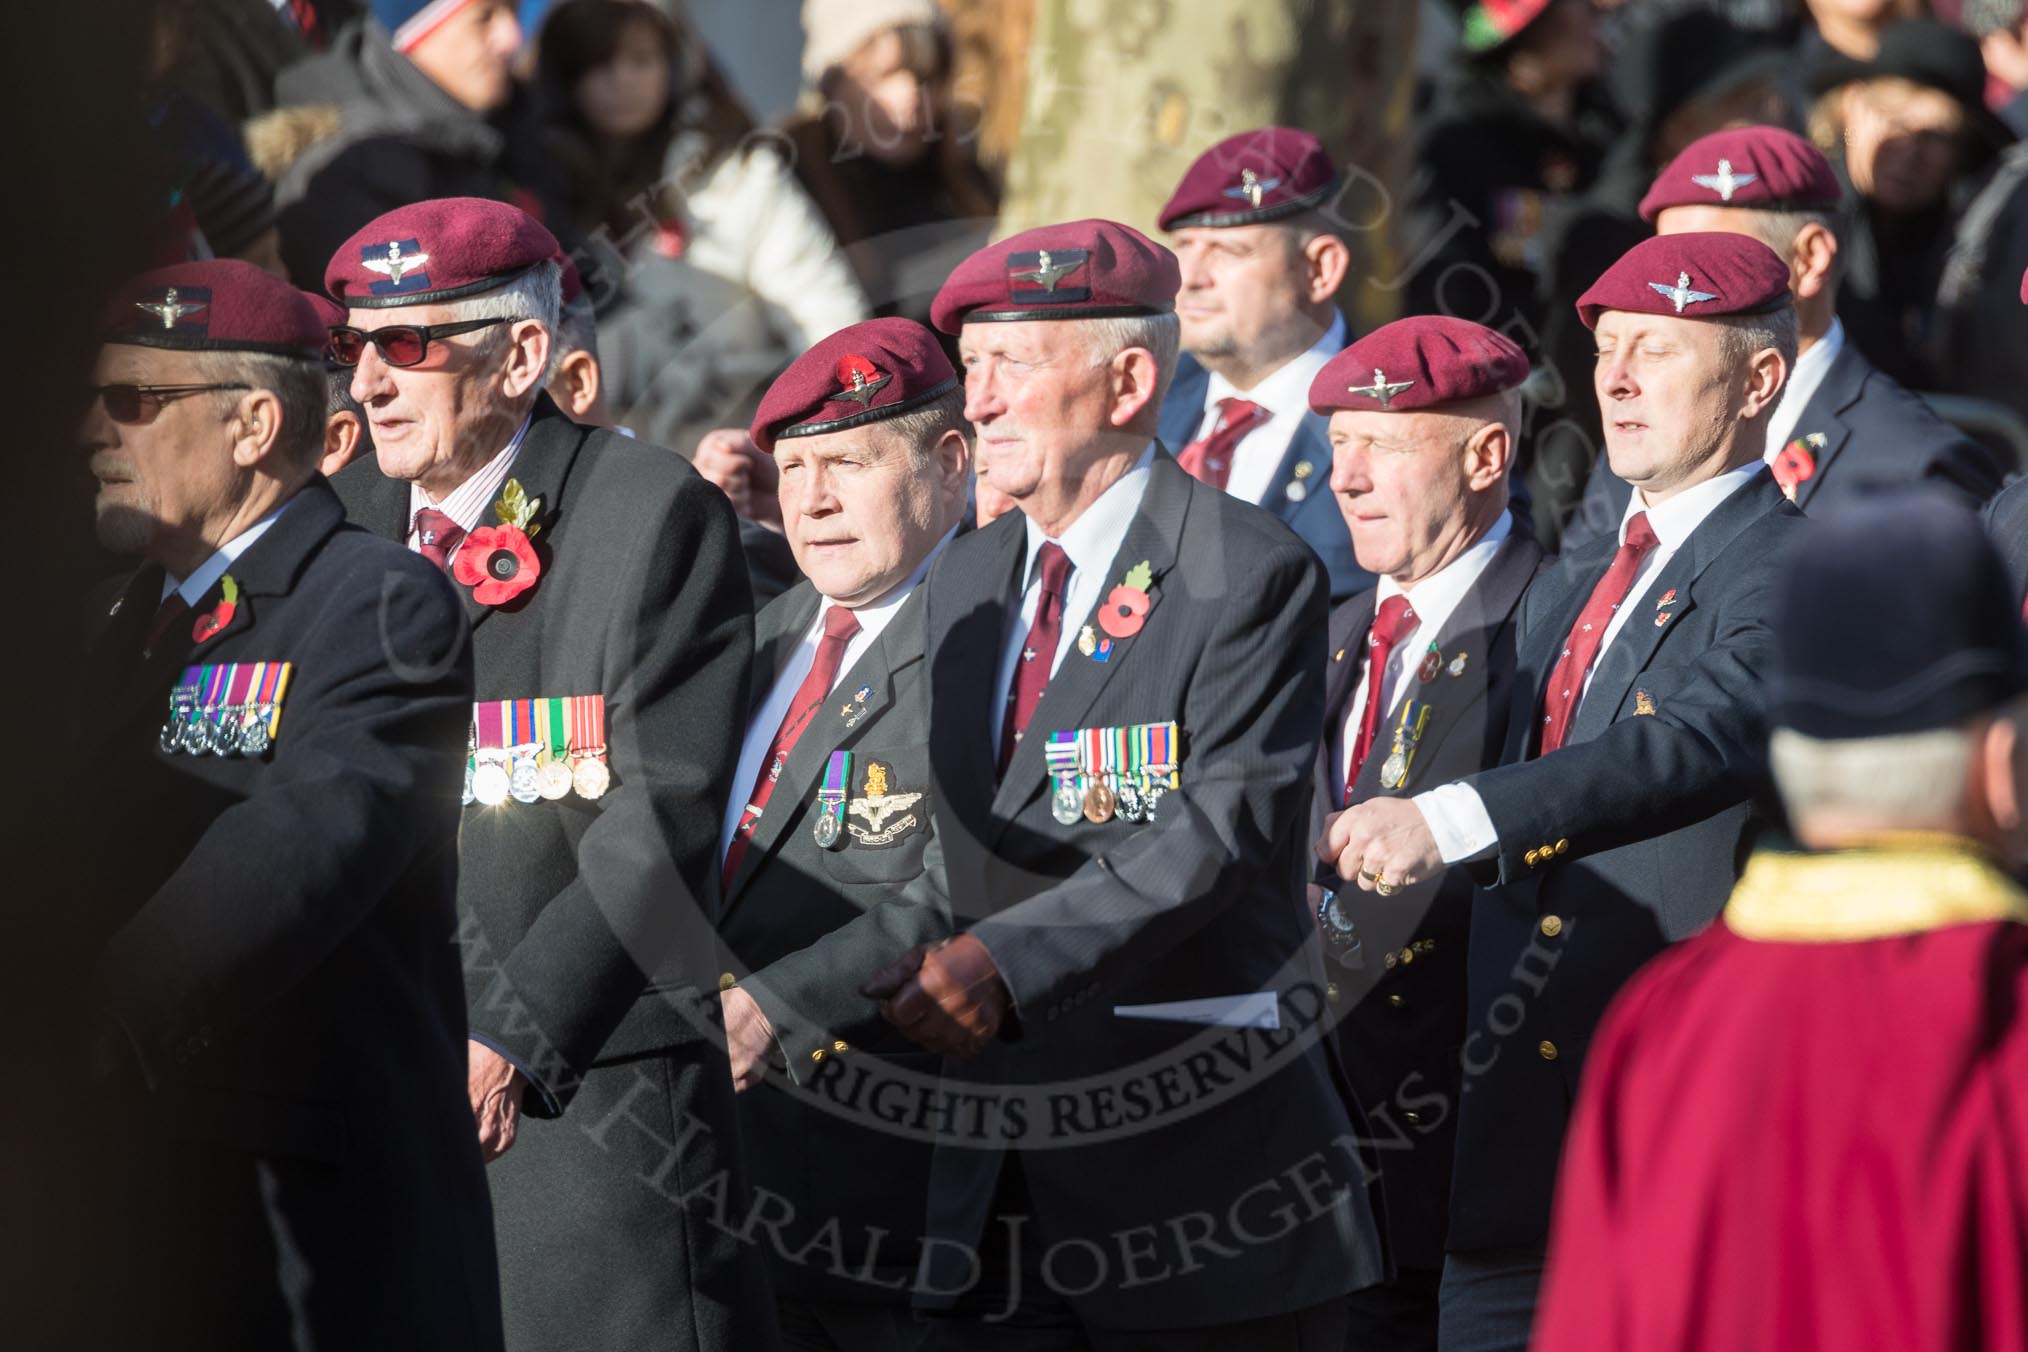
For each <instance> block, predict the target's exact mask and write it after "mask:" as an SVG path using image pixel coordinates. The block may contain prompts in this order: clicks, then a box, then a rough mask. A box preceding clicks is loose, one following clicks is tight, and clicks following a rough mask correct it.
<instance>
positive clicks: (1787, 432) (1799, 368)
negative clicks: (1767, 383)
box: [1761, 319, 1845, 465]
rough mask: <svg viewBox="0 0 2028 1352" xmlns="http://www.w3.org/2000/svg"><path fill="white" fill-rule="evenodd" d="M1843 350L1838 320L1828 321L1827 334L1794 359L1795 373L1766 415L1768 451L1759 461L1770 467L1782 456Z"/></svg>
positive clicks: (1842, 330) (1841, 331)
mask: <svg viewBox="0 0 2028 1352" xmlns="http://www.w3.org/2000/svg"><path fill="white" fill-rule="evenodd" d="M1844 350H1845V325H1844V323H1843V322H1842V321H1841V320H1837V319H1833V320H1832V321H1831V329H1830V332H1828V333H1826V334H1825V335H1824V336H1823V337H1822V338H1819V339H1818V340H1817V341H1816V343H1815V344H1813V345H1812V346H1811V348H1810V350H1809V351H1808V352H1805V353H1804V354H1803V355H1802V356H1800V357H1798V358H1796V369H1795V370H1793V371H1791V372H1789V379H1788V383H1787V384H1786V385H1783V386H1782V393H1781V397H1780V398H1779V399H1777V400H1775V406H1774V408H1773V409H1772V410H1770V411H1769V413H1768V415H1767V449H1766V450H1765V451H1763V452H1762V453H1761V459H1763V460H1765V461H1767V462H1768V463H1769V464H1770V465H1772V464H1773V463H1774V458H1775V457H1776V456H1778V455H1780V454H1781V453H1782V447H1784V446H1786V445H1788V444H1789V442H1790V441H1791V440H1793V439H1794V438H1795V436H1796V422H1797V420H1798V419H1800V418H1801V417H1802V416H1803V410H1804V409H1805V408H1806V407H1808V406H1809V402H1810V400H1812V399H1814V398H1816V397H1817V390H1818V389H1819V388H1820V387H1822V385H1823V383H1824V377H1825V376H1826V375H1828V374H1830V371H1831V363H1832V362H1835V361H1836V360H1838V354H1839V353H1840V352H1843V351H1844Z"/></svg>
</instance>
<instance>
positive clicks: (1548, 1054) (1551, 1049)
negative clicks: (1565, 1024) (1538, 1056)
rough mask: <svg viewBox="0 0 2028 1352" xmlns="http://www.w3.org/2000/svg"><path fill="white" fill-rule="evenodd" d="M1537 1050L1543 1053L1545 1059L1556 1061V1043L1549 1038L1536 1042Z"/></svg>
mask: <svg viewBox="0 0 2028 1352" xmlns="http://www.w3.org/2000/svg"><path fill="white" fill-rule="evenodd" d="M1535 1050H1536V1051H1538V1052H1541V1053H1542V1059H1543V1060H1545V1061H1554V1060H1555V1059H1556V1044H1555V1043H1554V1042H1551V1041H1550V1040H1549V1039H1548V1038H1544V1039H1542V1041H1540V1042H1538V1043H1536V1044H1535Z"/></svg>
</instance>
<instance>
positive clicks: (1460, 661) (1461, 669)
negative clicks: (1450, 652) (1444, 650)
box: [1444, 653, 1471, 676]
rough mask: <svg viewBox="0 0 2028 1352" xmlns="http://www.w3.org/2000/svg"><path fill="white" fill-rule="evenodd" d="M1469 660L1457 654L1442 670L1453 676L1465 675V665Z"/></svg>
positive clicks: (1462, 654)
mask: <svg viewBox="0 0 2028 1352" xmlns="http://www.w3.org/2000/svg"><path fill="white" fill-rule="evenodd" d="M1470 660H1471V659H1470V658H1469V657H1467V656H1466V655H1465V654H1464V653H1459V654H1458V655H1457V656H1456V657H1453V658H1452V659H1451V664H1450V665H1449V666H1448V667H1446V668H1444V670H1446V671H1448V672H1450V674H1451V675H1453V676H1462V675H1464V674H1465V664H1466V663H1467V662H1469V661H1470Z"/></svg>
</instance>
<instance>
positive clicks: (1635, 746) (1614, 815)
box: [1449, 470, 1802, 1252]
mask: <svg viewBox="0 0 2028 1352" xmlns="http://www.w3.org/2000/svg"><path fill="white" fill-rule="evenodd" d="M1801 524H1802V515H1801V513H1800V512H1798V511H1797V510H1796V508H1795V507H1794V506H1792V505H1791V504H1790V503H1789V502H1788V501H1787V499H1785V498H1784V497H1783V496H1782V492H1781V489H1780V488H1779V487H1778V486H1777V485H1776V484H1775V481H1774V478H1773V476H1772V475H1770V474H1768V473H1767V472H1766V471H1765V470H1763V471H1762V472H1761V473H1759V474H1757V475H1755V476H1753V477H1752V478H1750V479H1748V480H1747V482H1746V483H1745V485H1744V486H1742V487H1741V488H1739V489H1737V490H1736V491H1735V492H1734V493H1733V494H1732V495H1731V496H1730V497H1728V498H1726V499H1725V500H1724V501H1723V502H1721V503H1719V504H1718V505H1717V506H1716V507H1715V508H1713V509H1712V511H1711V512H1710V514H1709V515H1708V516H1706V517H1705V518H1704V520H1703V521H1702V522H1701V523H1700V524H1699V525H1698V526H1697V528H1696V529H1695V530H1694V531H1692V532H1691V534H1690V537H1689V538H1688V539H1687V540H1685V541H1684V542H1683V544H1682V546H1681V547H1680V548H1679V549H1677V551H1676V552H1675V554H1674V555H1672V556H1671V557H1670V558H1669V560H1668V561H1667V562H1666V563H1665V564H1664V565H1663V566H1662V568H1661V570H1660V571H1659V573H1658V574H1657V575H1656V576H1655V578H1654V580H1653V582H1652V583H1651V584H1650V585H1649V586H1648V587H1647V588H1646V589H1645V591H1644V592H1641V593H1636V594H1633V595H1630V596H1629V597H1628V599H1627V602H1626V604H1627V605H1628V606H1631V607H1632V608H1633V613H1632V615H1631V616H1629V617H1628V619H1627V621H1626V622H1625V624H1624V625H1623V626H1622V627H1621V629H1620V631H1619V632H1618V633H1617V634H1616V635H1615V636H1614V638H1613V641H1612V642H1611V643H1610V644H1609V645H1608V646H1607V647H1606V648H1605V649H1604V651H1603V652H1602V653H1601V654H1600V655H1599V658H1598V662H1597V665H1596V666H1595V667H1594V668H1593V672H1592V677H1591V684H1590V685H1589V687H1587V689H1586V691H1585V693H1584V696H1583V700H1582V702H1581V703H1580V704H1579V706H1578V710H1577V716H1576V718H1575V720H1574V721H1573V722H1572V724H1571V728H1570V732H1569V735H1568V737H1567V739H1566V741H1565V744H1564V745H1563V747H1562V748H1560V749H1559V750H1557V751H1555V752H1552V753H1551V754H1549V755H1547V756H1538V755H1536V754H1535V747H1536V743H1537V737H1538V734H1539V732H1540V728H1541V718H1542V687H1543V684H1544V682H1545V681H1546V680H1547V679H1548V677H1549V674H1550V673H1551V671H1552V670H1553V669H1554V668H1555V665H1556V661H1557V658H1558V656H1559V654H1560V652H1561V650H1562V647H1563V644H1564V641H1565V639H1566V638H1567V637H1568V636H1569V634H1570V630H1571V627H1572V626H1573V625H1574V624H1575V623H1576V622H1577V617H1578V615H1579V614H1580V613H1581V612H1582V611H1583V609H1584V606H1585V603H1586V601H1587V600H1589V599H1590V596H1591V593H1592V590H1593V588H1594V587H1596V586H1597V584H1598V581H1599V579H1600V578H1601V577H1602V576H1604V574H1605V571H1606V569H1607V567H1608V566H1609V565H1610V564H1611V562H1612V558H1613V555H1614V554H1615V553H1616V552H1617V550H1618V539H1617V536H1616V535H1609V536H1607V537H1605V538H1604V539H1600V540H1596V541H1593V542H1591V543H1589V544H1586V545H1583V546H1581V547H1580V548H1578V549H1577V550H1575V551H1573V552H1572V553H1570V554H1567V555H1565V556H1564V557H1563V559H1562V560H1561V561H1560V562H1558V563H1557V564H1556V565H1555V566H1554V567H1552V568H1550V569H1548V570H1547V571H1545V572H1544V573H1543V574H1542V575H1541V576H1540V577H1539V578H1538V579H1537V580H1536V582H1535V584H1534V585H1533V586H1532V587H1531V588H1530V589H1529V591H1528V594H1527V596H1526V597H1525V598H1524V599H1523V601H1522V604H1521V613H1520V632H1519V638H1518V641H1517V652H1518V660H1519V669H1518V672H1517V675H1516V679H1515V682H1514V704H1513V708H1512V710H1511V711H1510V714H1509V717H1508V723H1507V745H1506V748H1505V750H1504V752H1503V755H1502V757H1501V764H1500V766H1499V767H1497V768H1495V769H1492V770H1488V771H1486V772H1484V773H1482V774H1478V775H1474V776H1472V777H1471V778H1470V780H1469V781H1468V782H1469V783H1470V784H1471V785H1472V786H1473V787H1474V788H1475V789H1476V790H1477V791H1478V794H1479V797H1480V798H1481V800H1482V801H1483V802H1484V803H1485V806H1486V811H1487V814H1488V815H1489V816H1490V817H1491V818H1492V822H1493V826H1494V828H1495V829H1496V830H1497V831H1498V833H1499V843H1498V845H1497V847H1496V849H1495V853H1494V856H1493V857H1492V858H1491V859H1489V860H1487V861H1485V862H1483V863H1478V864H1474V865H1473V869H1474V872H1475V874H1476V876H1478V878H1479V879H1480V881H1481V882H1482V883H1483V884H1487V885H1486V886H1482V888H1481V890H1480V891H1479V892H1478V893H1477V895H1476V896H1475V897H1474V899H1473V905H1472V934H1471V947H1470V960H1469V975H1468V981H1469V985H1470V1003H1469V1017H1468V1022H1467V1026H1466V1031H1465V1041H1464V1052H1463V1057H1462V1061H1461V1066H1462V1069H1463V1073H1464V1081H1465V1090H1464V1094H1463V1097H1462V1099H1461V1105H1462V1106H1461V1108H1460V1112H1459V1118H1458V1147H1457V1157H1456V1160H1455V1163H1454V1165H1453V1171H1452V1185H1451V1215H1450V1236H1449V1246H1450V1248H1451V1250H1452V1251H1453V1252H1456V1251H1460V1250H1470V1249H1482V1248H1494V1247H1505V1246H1510V1245H1511V1246H1521V1245H1534V1244H1541V1243H1543V1242H1544V1241H1545V1240H1546V1238H1547V1235H1548V1228H1549V1207H1550V1199H1551V1196H1552V1193H1553V1191H1554V1187H1555V1175H1556V1163H1557V1159H1558V1156H1559V1153H1560V1151H1561V1149H1562V1143H1563V1132H1564V1129H1565V1126H1566V1124H1567V1122H1568V1120H1569V1113H1570V1103H1571V1098H1572V1095H1574V1094H1575V1093H1576V1091H1577V1085H1578V1079H1579V1074H1580V1072H1581V1071H1582V1069H1583V1065H1584V1054H1585V1050H1586V1047H1587V1046H1588V1044H1589V1042H1590V1039H1591V1034H1592V1030H1593V1029H1594V1028H1596V1027H1597V1025H1598V1021H1599V1018H1600V1016H1601V1015H1602V1014H1603V1013H1604V1011H1605V1007H1606V1004H1607V1002H1609V1001H1610V1000H1611V999H1612V997H1613V995H1614V993H1615V992H1617V991H1618V990H1619V988H1620V987H1621V986H1622V985H1623V984H1624V983H1625V982H1626V980H1627V978H1628V977H1630V976H1632V975H1633V973H1634V971H1635V969H1636V968H1638V967H1639V966H1640V965H1641V964H1642V963H1644V962H1646V961H1647V960H1648V959H1649V958H1651V957H1653V956H1654V955H1655V954H1656V953H1658V952H1660V951H1661V950H1662V949H1663V948H1664V947H1665V946H1667V945H1668V944H1670V943H1672V942H1674V941H1676V940H1678V939H1683V938H1687V937H1688V936H1690V935H1692V934H1695V933H1697V932H1698V931H1699V930H1701V929H1703V928H1704V927H1705V926H1706V925H1708V924H1710V922H1711V921H1712V919H1713V918H1714V917H1716V916H1717V915H1718V913H1719V911H1720V910H1721V909H1722V908H1723V906H1724V904H1725V899H1726V897H1727V896H1728V895H1729V894H1730V893H1731V890H1732V885H1733V882H1734V881H1735V880H1736V879H1737V877H1738V875H1739V869H1740V867H1741V865H1742V862H1743V860H1744V858H1745V854H1746V851H1747V849H1748V848H1749V847H1750V844H1751V841H1752V838H1753V835H1754V833H1755V831H1756V830H1757V828H1758V825H1759V817H1758V813H1757V810H1756V806H1755V803H1754V799H1755V798H1756V796H1757V795H1760V794H1761V793H1762V792H1763V791H1764V790H1765V789H1766V788H1767V786H1768V778H1767V764H1766V756H1767V752H1766V746H1767V719H1766V707H1767V691H1766V673H1767V667H1768V662H1769V658H1770V652H1771V648H1772V639H1773V635H1772V630H1771V627H1770V615H1769V597H1770V595H1771V592H1772V588H1773V585H1774V582H1775V579H1776V577H1777V575H1778V573H1779V570H1780V569H1781V567H1782V557H1783V552H1784V550H1785V549H1786V548H1787V547H1788V545H1789V543H1790V542H1791V541H1792V540H1793V539H1794V535H1795V531H1796V529H1797V528H1798V527H1799V526H1800V525H1801Z"/></svg>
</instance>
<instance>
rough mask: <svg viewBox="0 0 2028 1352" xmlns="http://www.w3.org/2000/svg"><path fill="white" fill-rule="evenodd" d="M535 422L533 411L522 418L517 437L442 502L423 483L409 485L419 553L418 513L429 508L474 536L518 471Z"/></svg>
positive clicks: (411, 533) (411, 529) (413, 542)
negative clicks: (509, 478)
mask: <svg viewBox="0 0 2028 1352" xmlns="http://www.w3.org/2000/svg"><path fill="white" fill-rule="evenodd" d="M533 421H535V415H534V414H533V413H530V414H529V415H528V416H527V417H526V418H523V419H522V420H521V426H520V427H518V428H516V429H515V431H514V436H513V437H512V438H511V439H510V440H509V441H508V442H507V444H506V446H504V447H502V448H501V450H500V452H499V454H497V455H495V456H494V457H493V458H492V459H491V460H488V461H487V462H486V463H485V464H483V465H481V466H479V470H478V472H477V473H476V474H474V475H472V477H471V478H469V479H467V480H465V481H464V482H463V483H461V484H459V485H458V486H457V487H456V488H453V489H452V490H451V491H450V492H448V493H446V494H444V500H443V501H442V502H431V501H430V495H429V494H427V493H425V492H423V490H422V485H421V484H418V483H410V484H409V486H408V547H409V548H410V549H411V550H413V551H416V552H418V553H420V552H421V549H422V537H421V535H420V534H419V533H418V532H417V531H416V528H415V515H416V513H417V512H420V511H421V510H422V509H423V508H425V507H434V508H436V509H437V510H438V511H440V512H442V513H443V514H444V515H445V516H447V517H449V518H450V519H451V520H453V521H455V522H457V523H458V528H459V529H460V530H463V531H464V532H465V534H467V535H470V534H471V533H472V531H473V530H474V529H475V528H476V527H478V525H479V524H480V520H479V518H480V517H482V516H484V515H485V514H486V509H487V508H488V507H491V506H492V505H493V499H494V498H495V497H497V496H498V495H499V493H500V485H502V484H504V483H506V482H507V476H508V475H509V474H511V473H512V472H513V470H514V458H515V457H516V456H518V455H519V454H521V441H522V438H524V437H526V436H527V435H528V424H530V423H531V422H533ZM489 524H490V523H489Z"/></svg>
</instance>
